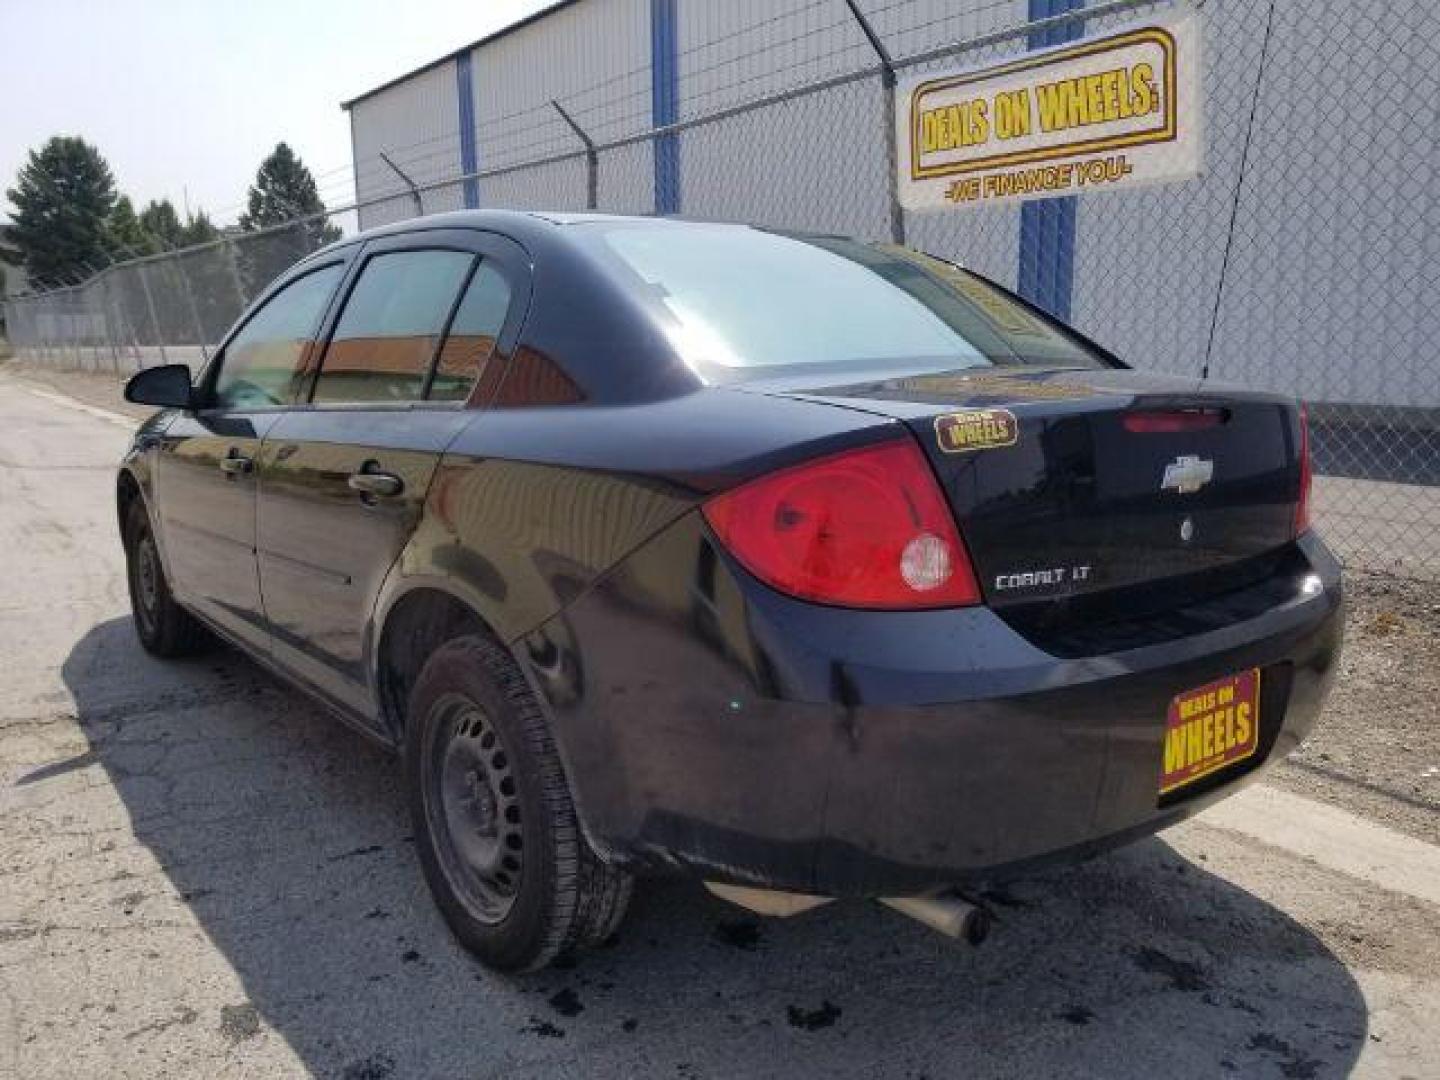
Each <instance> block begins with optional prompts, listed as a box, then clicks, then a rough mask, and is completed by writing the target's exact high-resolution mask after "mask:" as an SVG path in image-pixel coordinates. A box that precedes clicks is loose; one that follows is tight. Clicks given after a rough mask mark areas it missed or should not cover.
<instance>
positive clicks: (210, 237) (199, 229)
mask: <svg viewBox="0 0 1440 1080" xmlns="http://www.w3.org/2000/svg"><path fill="white" fill-rule="evenodd" d="M219 239H220V230H219V229H217V228H216V227H215V223H214V222H213V221H211V220H210V215H209V214H207V213H205V211H204V210H197V211H195V213H193V214H191V215H190V216H189V218H188V220H186V222H185V225H184V227H182V228H181V230H180V246H181V247H191V246H192V245H194V244H210V243H213V242H214V241H216V240H219Z"/></svg>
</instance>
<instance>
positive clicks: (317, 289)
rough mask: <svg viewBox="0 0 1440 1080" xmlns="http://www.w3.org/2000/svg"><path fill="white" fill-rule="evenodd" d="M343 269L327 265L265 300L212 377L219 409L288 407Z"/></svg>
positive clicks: (339, 265)
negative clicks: (215, 374)
mask: <svg viewBox="0 0 1440 1080" xmlns="http://www.w3.org/2000/svg"><path fill="white" fill-rule="evenodd" d="M344 271H345V267H344V266H343V264H341V263H336V264H334V265H333V266H326V267H323V268H322V269H319V270H316V271H314V272H313V273H309V274H306V275H305V276H304V277H300V278H296V279H295V280H294V281H292V282H291V283H290V284H289V285H286V286H285V287H284V288H283V289H281V290H280V291H279V292H278V293H276V294H275V295H274V296H272V297H271V298H270V299H269V300H268V301H266V302H265V306H264V307H262V308H261V309H260V310H259V311H257V312H256V313H255V314H254V315H253V316H252V317H251V318H250V321H249V322H247V323H246V324H245V325H244V326H242V327H241V328H240V331H239V333H237V334H236V335H235V336H234V337H233V338H231V339H230V344H229V345H227V346H226V347H225V356H224V357H223V358H222V359H221V361H220V373H219V375H217V376H216V378H215V404H216V405H217V406H218V407H220V408H222V409H263V408H268V407H271V406H275V405H288V404H289V403H290V401H291V400H292V399H293V396H294V394H295V391H296V390H297V389H298V388H299V386H300V383H301V381H302V380H303V379H304V377H305V364H306V360H307V358H308V357H309V355H310V351H311V349H312V348H313V347H314V345H315V330H316V328H317V327H318V326H319V325H320V316H321V315H323V314H324V312H325V306H326V305H327V304H328V303H329V302H330V296H331V294H332V293H334V291H335V287H336V286H337V285H339V284H340V278H341V276H342V275H343V274H344Z"/></svg>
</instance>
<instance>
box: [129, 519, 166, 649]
mask: <svg viewBox="0 0 1440 1080" xmlns="http://www.w3.org/2000/svg"><path fill="white" fill-rule="evenodd" d="M133 573H134V578H133V580H134V583H135V599H136V600H137V601H138V603H137V604H136V606H135V607H136V611H137V612H138V613H139V615H140V621H141V623H142V624H143V625H144V626H145V628H146V629H147V630H150V629H153V628H154V626H155V612H156V609H157V608H158V607H159V606H160V560H159V557H158V554H157V553H156V551H155V541H154V539H153V538H152V537H151V536H150V533H149V532H148V531H147V532H145V533H143V534H141V536H140V539H139V542H138V543H136V545H135V564H134V571H133Z"/></svg>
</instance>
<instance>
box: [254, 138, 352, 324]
mask: <svg viewBox="0 0 1440 1080" xmlns="http://www.w3.org/2000/svg"><path fill="white" fill-rule="evenodd" d="M324 213H325V204H324V203H323V202H321V201H320V192H319V190H318V189H317V188H316V186H315V177H314V176H312V175H311V174H310V170H309V169H307V168H306V167H305V163H304V162H302V161H301V160H300V159H299V158H298V157H297V156H296V155H295V151H293V150H291V149H290V147H288V146H286V145H285V144H284V143H283V142H282V143H279V144H278V145H276V147H275V149H274V150H273V151H272V152H271V154H270V156H269V157H267V158H266V159H265V160H264V161H262V162H261V163H260V168H259V170H258V171H257V172H256V174H255V183H253V184H252V185H250V191H249V193H248V194H247V196H246V206H245V213H243V214H241V215H240V228H241V229H242V230H244V231H245V232H264V233H265V235H264V236H260V237H256V238H254V239H253V240H248V241H245V242H244V243H242V244H241V246H240V249H239V250H240V255H241V263H242V266H243V269H244V275H245V284H246V287H247V291H248V292H249V294H250V295H251V296H253V295H255V294H256V293H257V292H259V291H260V289H262V288H263V287H264V286H265V285H266V283H268V282H269V281H271V280H272V279H273V278H275V277H276V276H277V275H278V274H280V273H281V272H282V271H283V270H285V269H286V268H287V267H289V266H290V265H291V264H292V263H294V262H296V261H298V260H299V259H302V258H304V257H305V256H306V255H309V254H310V253H311V252H312V251H315V250H316V249H318V248H322V247H324V246H325V245H326V244H329V243H331V242H333V241H335V240H338V239H340V230H339V229H338V228H336V227H335V226H334V225H332V224H331V223H330V222H329V221H327V220H326V219H325V218H324V217H323V216H319V215H323V214H324Z"/></svg>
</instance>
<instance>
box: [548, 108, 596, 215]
mask: <svg viewBox="0 0 1440 1080" xmlns="http://www.w3.org/2000/svg"><path fill="white" fill-rule="evenodd" d="M550 104H551V105H553V106H555V111H556V112H557V113H559V114H560V119H561V120H564V121H565V123H567V124H569V125H570V130H571V131H573V132H575V136H576V138H578V139H579V140H580V141H581V142H582V143H584V144H585V208H586V209H587V210H594V209H595V207H596V206H597V205H599V194H600V153H599V151H597V150H596V149H595V140H594V139H592V138H590V136H589V135H587V134H585V129H584V128H582V127H581V126H580V125H579V124H577V123H576V122H575V118H574V117H573V116H571V115H570V114H569V113H568V112H566V111H565V108H564V106H562V105H561V104H560V102H558V101H556V100H555V99H554V98H551V99H550Z"/></svg>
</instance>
